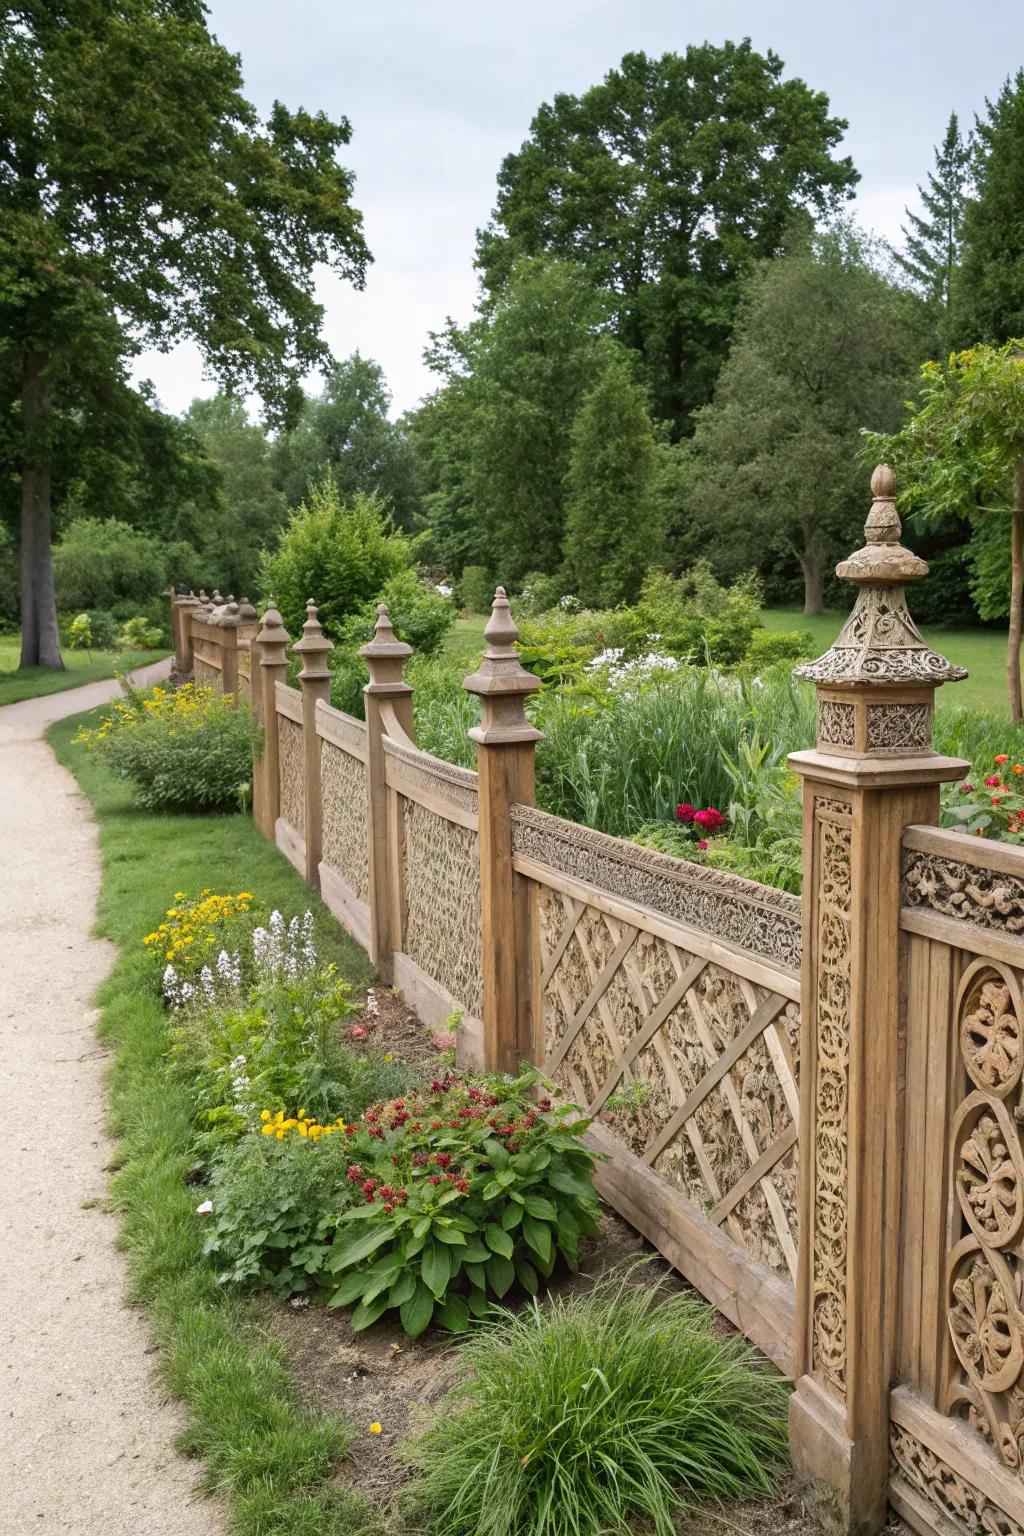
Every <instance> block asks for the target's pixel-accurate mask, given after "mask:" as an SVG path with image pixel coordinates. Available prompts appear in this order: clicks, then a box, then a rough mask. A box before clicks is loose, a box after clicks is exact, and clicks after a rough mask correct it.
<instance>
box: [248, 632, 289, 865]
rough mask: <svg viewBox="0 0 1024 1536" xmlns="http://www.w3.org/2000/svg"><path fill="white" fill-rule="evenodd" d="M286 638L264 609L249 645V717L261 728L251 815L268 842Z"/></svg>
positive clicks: (276, 796)
mask: <svg viewBox="0 0 1024 1536" xmlns="http://www.w3.org/2000/svg"><path fill="white" fill-rule="evenodd" d="M289 639H290V636H289V634H288V631H287V630H286V629H285V627H284V625H283V624H282V623H281V615H280V614H279V613H278V611H277V609H276V608H273V607H271V608H268V609H267V611H266V613H265V614H264V615H263V618H262V620H261V621H260V631H259V634H258V635H257V636H256V638H255V640H254V641H253V643H252V646H253V665H252V706H253V715H254V716H255V718H256V721H257V723H258V724H259V725H261V726H262V727H263V751H262V755H261V756H260V758H259V759H258V760H257V762H256V763H254V765H253V781H252V814H253V820H254V821H255V823H256V825H257V827H258V828H259V830H260V831H261V832H262V833H263V835H264V837H269V838H270V840H271V842H273V840H274V838H275V837H276V836H277V818H278V816H280V814H281V757H280V748H279V745H278V731H277V685H278V683H279V682H280V683H283V682H284V679H285V673H286V672H287V670H288V656H287V652H288V642H289Z"/></svg>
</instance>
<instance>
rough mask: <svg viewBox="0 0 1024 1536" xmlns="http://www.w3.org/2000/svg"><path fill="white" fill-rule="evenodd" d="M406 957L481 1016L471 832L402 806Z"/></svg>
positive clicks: (411, 803)
mask: <svg viewBox="0 0 1024 1536" xmlns="http://www.w3.org/2000/svg"><path fill="white" fill-rule="evenodd" d="M404 803H405V820H404V826H405V901H406V910H407V918H406V925H405V943H404V949H405V953H406V954H407V955H409V957H410V959H412V960H415V962H416V964H417V965H418V966H419V968H420V970H421V971H424V972H425V973H426V975H428V976H430V977H431V978H432V979H433V980H434V981H436V982H437V983H438V984H439V985H440V986H442V987H444V989H445V990H446V991H447V992H449V993H451V995H452V997H454V998H455V1000H456V1001H457V1002H458V1003H459V1004H461V1006H462V1007H463V1008H465V1009H466V1010H467V1012H469V1013H471V1014H474V1015H475V1016H476V1017H478V1018H479V1017H480V1015H481V1013H482V1010H483V997H482V995H481V990H480V985H481V984H480V976H481V966H480V855H479V844H478V837H477V834H476V832H473V831H471V830H470V829H469V828H468V827H463V826H460V825H459V824H458V823H457V822H453V821H446V820H445V819H444V818H443V817H442V816H437V815H435V814H434V812H433V811H429V810H428V809H427V808H426V806H423V805H418V804H417V803H416V801H415V800H406V801H405V802H404Z"/></svg>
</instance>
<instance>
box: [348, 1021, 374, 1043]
mask: <svg viewBox="0 0 1024 1536" xmlns="http://www.w3.org/2000/svg"><path fill="white" fill-rule="evenodd" d="M368 1034H369V1030H368V1029H367V1027H366V1025H365V1024H353V1025H352V1028H351V1029H350V1030H349V1035H350V1037H351V1038H352V1039H353V1040H365V1039H366V1037H367V1035H368Z"/></svg>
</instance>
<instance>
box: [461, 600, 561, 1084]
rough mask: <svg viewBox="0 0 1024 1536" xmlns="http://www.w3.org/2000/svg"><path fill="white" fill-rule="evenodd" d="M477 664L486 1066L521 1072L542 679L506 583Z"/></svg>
mask: <svg viewBox="0 0 1024 1536" xmlns="http://www.w3.org/2000/svg"><path fill="white" fill-rule="evenodd" d="M484 639H485V640H486V642H487V645H486V648H485V650H484V654H483V660H482V661H481V663H480V666H479V668H478V669H477V671H476V672H474V673H473V674H472V676H471V677H467V678H466V680H465V681H464V683H463V685H462V686H463V687H464V688H465V689H466V690H467V691H468V692H469V693H475V694H478V695H479V696H480V698H481V699H482V700H483V718H482V720H481V722H480V724H479V725H477V726H474V727H473V729H472V730H471V731H470V733H469V736H470V740H471V741H475V742H476V749H477V752H476V758H477V770H478V772H479V775H480V785H479V790H480V794H479V805H480V908H481V920H482V927H483V942H482V945H481V954H482V961H483V983H484V985H483V994H484V1017H483V1026H484V1065H485V1066H486V1067H487V1069H488V1070H489V1071H492V1072H517V1071H518V1070H519V1065H520V1062H522V1061H523V1060H524V1059H530V1058H532V1056H533V1054H534V1050H533V1035H532V1018H531V1011H532V1010H531V992H532V983H531V975H532V958H533V946H532V942H531V931H532V929H531V922H530V909H529V890H528V888H527V884H526V882H525V881H522V880H520V879H519V878H518V876H517V875H516V874H515V871H514V870H513V868H512V815H511V812H512V807H513V805H516V804H521V805H532V804H533V792H534V760H535V757H536V750H537V742H538V741H539V740H540V739H541V736H542V733H541V732H540V731H538V730H535V729H534V728H533V726H532V725H530V723H529V721H528V720H527V718H526V709H525V699H526V695H527V694H529V693H536V691H537V689H538V688H539V687H540V680H539V679H538V678H536V677H533V676H532V674H531V673H529V672H527V671H526V670H525V668H524V667H523V665H522V663H521V662H520V660H519V653H518V651H517V650H516V646H515V643H516V641H517V640H518V639H519V631H518V629H517V628H516V626H515V623H514V621H513V619H512V615H511V613H510V612H509V606H508V598H507V597H506V596H505V589H504V587H499V588H498V590H497V591H496V592H495V594H494V602H493V604H492V606H491V616H490V618H489V619H488V621H487V627H486V629H485V630H484Z"/></svg>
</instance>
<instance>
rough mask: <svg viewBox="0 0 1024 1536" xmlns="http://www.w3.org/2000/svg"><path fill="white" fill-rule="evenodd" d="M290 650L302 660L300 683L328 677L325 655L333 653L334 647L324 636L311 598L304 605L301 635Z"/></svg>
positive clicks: (328, 670) (329, 671)
mask: <svg viewBox="0 0 1024 1536" xmlns="http://www.w3.org/2000/svg"><path fill="white" fill-rule="evenodd" d="M292 650H293V651H294V652H295V654H296V655H297V656H300V657H301V658H302V671H301V672H300V673H299V682H300V683H301V682H304V681H305V680H306V679H307V678H321V677H330V675H331V669H330V667H329V666H328V665H327V653H328V651H333V650H334V646H333V645H332V644H331V642H330V640H328V638H327V636H326V635H325V634H324V631H323V626H322V625H321V623H320V620H319V618H318V617H317V611H316V604H315V603H314V601H313V599H312V598H310V599H309V602H308V603H307V604H306V622H305V623H304V624H303V626H302V635H301V636H300V638H299V639H298V640H296V642H295V644H294V645H293V646H292Z"/></svg>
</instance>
